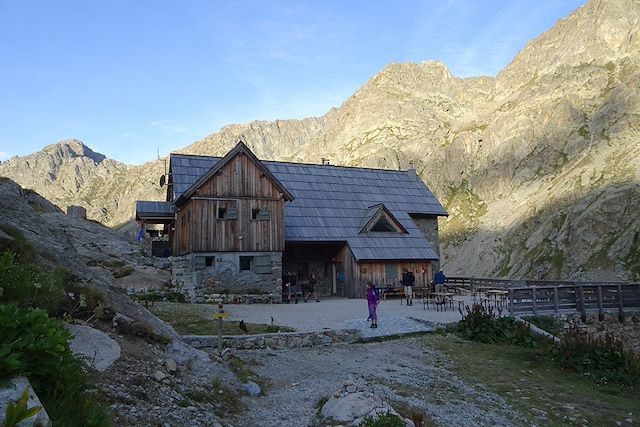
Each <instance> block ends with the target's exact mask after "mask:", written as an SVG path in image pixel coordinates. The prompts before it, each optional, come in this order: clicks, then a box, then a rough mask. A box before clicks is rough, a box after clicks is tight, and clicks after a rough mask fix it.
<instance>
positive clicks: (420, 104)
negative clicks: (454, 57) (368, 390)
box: [0, 0, 640, 280]
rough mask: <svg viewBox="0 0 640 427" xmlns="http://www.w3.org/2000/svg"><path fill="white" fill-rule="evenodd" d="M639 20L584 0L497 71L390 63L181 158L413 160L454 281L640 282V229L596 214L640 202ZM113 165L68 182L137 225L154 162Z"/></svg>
mask: <svg viewBox="0 0 640 427" xmlns="http://www.w3.org/2000/svg"><path fill="white" fill-rule="evenodd" d="M639 22H640V1H637V0H613V1H603V0H592V1H590V2H588V3H587V4H585V5H584V6H582V7H581V8H579V9H578V10H577V11H576V12H574V13H573V14H572V15H570V16H569V17H567V18H564V19H562V20H560V21H558V23H556V25H555V26H554V27H553V28H551V29H550V30H548V31H546V32H545V33H543V34H542V35H541V36H540V37H538V38H536V39H534V40H532V41H531V42H529V43H528V44H527V45H526V46H525V48H524V49H523V50H522V51H520V52H519V53H518V54H517V55H516V56H515V57H514V59H513V60H512V62H511V63H510V64H508V65H507V66H506V67H505V68H504V69H503V70H502V71H500V73H498V75H497V76H496V77H491V76H480V77H469V78H464V79H463V78H459V77H455V76H453V75H452V74H451V72H450V70H449V69H448V67H447V66H446V65H445V64H442V63H440V62H437V61H424V62H422V63H419V64H417V63H401V64H398V63H396V64H389V65H387V66H386V67H384V69H383V70H381V72H379V73H378V74H376V75H375V76H373V77H372V78H370V79H369V80H368V81H367V82H366V83H365V84H363V86H362V87H361V88H360V89H359V90H358V91H356V93H354V94H353V95H352V96H350V97H349V98H347V99H346V100H345V101H344V102H343V103H342V105H341V106H340V107H339V108H334V109H331V110H329V111H328V112H327V113H326V114H325V115H323V116H320V117H310V118H306V119H302V120H276V121H271V122H268V121H253V122H250V123H246V124H235V125H228V126H224V127H223V128H221V129H220V131H219V132H217V133H214V134H210V135H208V136H206V137H204V138H203V139H201V140H199V141H196V142H195V143H193V144H191V145H189V146H187V147H184V148H183V149H181V150H179V151H180V152H182V153H187V154H205V155H223V154H225V153H226V152H227V151H228V150H229V149H230V148H231V147H232V146H233V144H235V142H236V141H237V139H239V138H242V139H243V140H244V141H245V142H246V143H247V144H248V145H249V147H250V148H251V149H252V150H253V151H254V152H255V153H256V155H257V156H258V157H259V158H261V159H265V160H281V161H301V162H306V163H319V161H320V158H322V157H324V158H329V159H330V160H331V162H332V163H333V164H342V165H347V166H362V167H382V168H390V169H407V168H408V167H409V165H410V164H412V165H414V167H415V168H416V170H417V172H418V174H419V175H420V177H421V178H422V179H423V180H424V181H425V182H426V183H427V185H429V187H430V188H431V190H432V191H433V192H434V193H435V194H436V195H437V196H438V197H439V199H440V200H441V201H442V202H443V203H444V205H445V207H446V208H447V209H448V210H449V212H450V213H451V216H450V217H449V218H448V219H446V220H443V221H441V229H442V236H443V239H442V241H443V245H442V249H443V250H442V252H443V266H444V267H445V268H446V269H447V271H449V272H450V274H465V275H483V276H486V275H495V274H500V275H503V276H512V277H524V276H526V275H530V277H531V276H535V277H538V278H598V277H603V276H607V275H609V276H616V277H617V276H620V277H623V278H631V279H635V280H639V278H640V265H639V263H640V261H636V260H637V259H640V237H639V236H640V222H639V221H638V220H637V219H635V218H634V217H633V215H628V216H627V217H625V218H620V219H619V220H618V224H624V227H625V229H623V230H618V229H617V227H616V225H615V224H613V223H608V221H607V218H604V219H603V218H601V217H600V216H601V215H604V214H605V213H606V215H609V216H614V217H616V216H617V214H616V212H618V211H620V212H623V211H625V210H626V211H629V209H631V208H640V200H638V198H639V197H640V196H638V193H639V192H640V190H638V187H637V183H638V182H640V166H639V165H640V153H639V151H638V146H639V145H640V144H638V142H639V141H640V140H639V137H638V135H639V134H640V132H638V130H640V73H639V72H638V71H637V70H638V65H640V38H639V37H638V36H640V34H638V33H639V31H640V30H638V28H640V25H638V23H639ZM105 161H107V160H105ZM103 162H104V161H103ZM115 167H116V165H114V168H115ZM10 169H11V168H8V167H5V164H2V165H0V174H7V173H9V170H10ZM116 169H117V171H113V172H111V171H110V172H109V173H112V174H113V175H112V177H111V178H110V179H106V178H103V179H102V181H100V180H96V181H95V184H91V185H90V184H89V183H86V184H85V183H84V182H85V181H83V184H82V185H80V186H79V187H78V188H79V190H78V191H79V193H78V194H79V195H82V196H83V197H85V199H87V200H85V201H84V203H86V204H89V205H90V208H91V209H90V212H92V213H94V215H93V217H94V218H95V219H98V220H100V221H102V222H105V223H108V224H111V225H114V224H116V223H119V222H124V221H125V220H127V219H128V218H131V216H132V214H133V203H132V202H133V200H135V198H141V199H142V198H144V199H157V200H162V199H163V198H164V197H163V194H162V191H161V189H160V188H159V187H158V186H157V184H155V186H154V187H146V186H150V185H152V184H151V183H155V182H156V181H157V179H158V177H159V176H160V175H161V174H162V173H163V172H164V171H163V163H162V161H159V162H150V163H147V164H145V165H142V166H132V167H129V166H122V167H120V166H118V168H116ZM96 170H97V167H94V168H93V172H92V173H94V172H95V171H96ZM12 173H13V174H14V175H15V173H16V172H15V171H13V172H12ZM9 175H10V176H11V173H9ZM36 175H37V174H36ZM85 175H86V174H85ZM95 175H97V173H95ZM83 176H84V175H83ZM91 176H93V175H91ZM11 177H12V178H14V179H15V178H17V177H15V176H11ZM132 177H136V178H137V179H133V178H132ZM16 181H17V182H19V183H20V184H24V181H20V179H16ZM32 181H33V182H34V184H36V183H35V179H33V178H32ZM127 185H130V186H131V188H130V189H129V191H128V194H129V196H128V197H127V196H126V195H125V194H122V195H120V193H123V192H126V191H125V190H126V189H127V188H128V187H127ZM27 186H28V185H27ZM107 187H108V188H109V189H110V190H109V191H105V190H104V188H107ZM91 188H93V190H90V189H91ZM49 189H50V188H49ZM43 190H44V191H43ZM47 190H48V189H47V187H46V186H44V188H42V186H41V187H40V188H39V189H37V188H36V191H38V192H40V193H41V194H44V195H45V196H48V195H50V194H52V192H51V191H49V193H47ZM92 191H93V192H94V193H96V194H100V195H102V196H100V197H103V198H100V197H98V196H97V195H94V196H92V194H93V193H92ZM132 194H135V195H136V197H132V196H131V195H132ZM116 195H117V196H118V197H115V196H116ZM53 198H54V202H55V201H56V198H55V197H53ZM61 200H66V199H61ZM75 201H78V204H83V200H82V198H81V197H80V200H77V199H76V200H75ZM605 201H606V202H607V203H609V204H611V208H612V209H613V210H612V211H610V210H609V206H603V203H604V202H605ZM129 203H130V204H129ZM629 204H630V205H629ZM627 205H629V206H630V207H629V206H627ZM101 209H106V210H107V212H106V213H104V212H102V210H101ZM603 224H604V225H603ZM605 225H606V226H605ZM576 235H579V236H585V237H584V239H583V238H578V237H576ZM587 243H589V244H587ZM469 260H472V261H471V262H470V261H469Z"/></svg>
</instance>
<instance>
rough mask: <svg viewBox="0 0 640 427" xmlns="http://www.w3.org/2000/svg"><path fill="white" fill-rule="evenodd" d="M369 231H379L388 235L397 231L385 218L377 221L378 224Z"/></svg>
mask: <svg viewBox="0 0 640 427" xmlns="http://www.w3.org/2000/svg"><path fill="white" fill-rule="evenodd" d="M370 231H381V232H388V233H397V232H398V230H397V229H396V228H395V227H394V226H393V225H391V223H390V222H389V221H387V219H386V218H385V217H381V218H380V219H379V220H378V222H376V223H375V225H374V226H373V227H371V230H370Z"/></svg>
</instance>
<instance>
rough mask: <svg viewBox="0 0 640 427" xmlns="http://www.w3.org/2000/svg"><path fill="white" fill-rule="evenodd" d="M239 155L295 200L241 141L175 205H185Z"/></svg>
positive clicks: (286, 197)
mask: <svg viewBox="0 0 640 427" xmlns="http://www.w3.org/2000/svg"><path fill="white" fill-rule="evenodd" d="M238 155H245V156H247V157H248V158H249V160H251V161H252V162H253V163H254V164H255V165H256V167H257V168H258V169H260V171H261V172H262V173H264V174H265V176H266V177H267V178H269V180H271V182H272V183H273V184H274V185H275V186H276V187H277V188H278V190H280V192H281V193H282V194H283V196H284V198H285V200H287V201H292V200H293V195H291V193H290V192H289V190H287V188H286V187H285V186H284V185H282V183H281V182H280V181H278V179H277V178H276V177H275V176H273V174H272V173H271V171H270V170H269V169H267V168H266V167H265V166H264V164H263V163H262V162H261V161H260V160H259V159H258V158H257V157H256V155H255V154H253V152H252V151H251V150H250V149H249V147H247V146H246V145H245V143H244V142H242V140H240V141H238V143H237V144H236V146H235V147H233V149H232V150H231V151H229V152H228V153H227V154H226V155H225V156H224V157H223V158H222V159H220V160H219V161H217V162H216V163H214V164H213V165H212V166H211V168H210V169H209V170H208V171H207V172H206V173H205V174H203V175H202V176H200V177H199V178H198V179H197V180H196V182H194V183H193V184H192V185H191V186H190V187H189V188H188V189H187V190H186V191H185V192H184V193H182V194H181V195H180V196H178V198H177V199H175V202H174V203H175V204H176V206H179V205H181V204H183V203H184V202H185V201H186V200H187V199H189V198H190V197H191V196H192V195H193V193H194V192H195V191H196V190H197V189H198V188H200V187H201V186H202V185H203V184H204V183H205V182H207V180H209V179H210V178H211V177H212V176H214V175H215V174H216V173H217V172H218V171H219V170H221V169H222V168H223V167H224V166H226V165H227V164H228V163H229V162H230V161H231V160H232V159H233V158H234V157H236V156H238ZM172 173H173V171H172Z"/></svg>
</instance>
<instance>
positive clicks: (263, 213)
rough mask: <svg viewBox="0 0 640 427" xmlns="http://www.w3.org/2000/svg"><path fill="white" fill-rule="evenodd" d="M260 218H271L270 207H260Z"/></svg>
mask: <svg viewBox="0 0 640 427" xmlns="http://www.w3.org/2000/svg"><path fill="white" fill-rule="evenodd" d="M258 219H261V220H269V219H271V212H269V209H260V212H259V213H258Z"/></svg>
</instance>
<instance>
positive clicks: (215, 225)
mask: <svg viewBox="0 0 640 427" xmlns="http://www.w3.org/2000/svg"><path fill="white" fill-rule="evenodd" d="M219 208H225V209H230V208H235V209H237V212H238V217H237V219H218V218H217V212H218V209H219ZM253 209H268V210H269V212H270V219H269V220H257V219H251V218H252V210H253ZM173 251H174V253H175V254H179V255H180V254H185V253H190V252H215V251H225V252H226V251H243V252H244V251H269V252H281V251H284V200H283V199H282V196H281V194H280V191H279V189H278V188H277V187H276V186H275V185H274V184H273V183H272V182H271V181H270V180H269V178H267V177H266V176H265V175H264V174H263V173H262V171H260V169H259V168H258V167H256V165H255V164H254V163H253V162H252V161H250V160H249V158H248V157H247V156H244V155H238V156H236V157H235V158H234V159H232V160H231V161H230V162H229V164H227V165H226V166H225V167H224V168H222V169H221V170H220V171H219V172H218V173H217V174H216V175H214V176H213V177H211V178H210V179H209V180H208V181H207V182H205V183H204V184H203V185H202V186H201V187H200V188H199V189H198V190H197V191H196V192H195V194H194V195H193V196H192V198H191V200H189V201H188V202H187V203H186V204H185V205H184V206H183V207H182V209H180V211H178V213H177V215H176V231H175V239H174V248H173Z"/></svg>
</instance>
